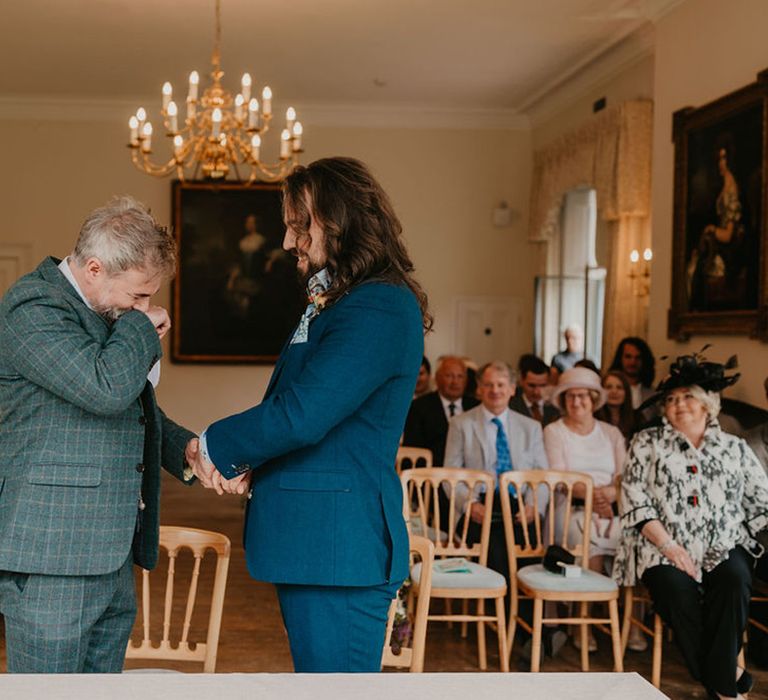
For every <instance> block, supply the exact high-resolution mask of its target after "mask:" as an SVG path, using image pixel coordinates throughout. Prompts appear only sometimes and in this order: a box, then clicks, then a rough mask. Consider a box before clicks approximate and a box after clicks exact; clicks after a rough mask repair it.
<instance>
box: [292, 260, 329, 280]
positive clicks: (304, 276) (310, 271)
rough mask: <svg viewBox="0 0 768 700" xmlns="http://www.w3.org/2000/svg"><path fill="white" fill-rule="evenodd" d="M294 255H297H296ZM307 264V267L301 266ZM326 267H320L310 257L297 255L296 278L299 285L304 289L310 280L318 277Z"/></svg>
mask: <svg viewBox="0 0 768 700" xmlns="http://www.w3.org/2000/svg"><path fill="white" fill-rule="evenodd" d="M294 255H296V254H295V253H294ZM302 262H304V263H305V265H306V266H305V267H303V266H302V265H301V263H302ZM324 267H325V265H320V264H318V263H316V262H313V261H312V260H311V259H310V258H309V257H306V256H304V257H299V256H298V255H296V277H297V278H298V280H299V284H301V286H302V287H306V286H307V283H308V282H309V280H311V279H312V277H313V276H314V275H316V274H317V273H318V272H320V270H322V269H323V268H324Z"/></svg>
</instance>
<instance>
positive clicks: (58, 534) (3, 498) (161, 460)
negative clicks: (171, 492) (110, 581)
mask: <svg viewBox="0 0 768 700" xmlns="http://www.w3.org/2000/svg"><path fill="white" fill-rule="evenodd" d="M57 264H58V261H57V260H55V259H53V258H47V259H46V260H44V261H43V262H42V263H41V264H40V265H39V267H38V268H37V270H35V271H34V272H32V273H30V274H28V275H26V276H24V277H22V278H21V279H20V280H19V281H18V282H16V284H15V285H14V286H13V287H11V289H10V290H8V292H7V293H6V294H5V296H4V297H3V300H2V303H0V570H7V571H17V572H25V573H40V574H55V575H92V574H105V573H109V572H112V571H115V570H117V569H118V568H119V567H120V566H121V565H122V564H123V563H124V562H125V560H126V558H127V557H128V555H129V553H130V552H131V549H133V558H134V561H135V562H136V563H137V564H139V565H141V566H143V567H145V568H147V569H151V568H153V567H154V566H155V564H156V563H157V548H158V527H159V518H158V509H159V501H160V466H161V464H162V465H163V466H164V467H165V468H166V469H167V470H168V471H169V472H170V473H171V474H173V475H174V476H176V477H177V478H179V479H181V480H183V479H184V447H185V445H186V443H187V441H188V440H189V439H190V438H192V437H195V436H194V434H193V433H191V432H189V431H188V430H185V429H184V428H181V427H180V426H178V425H176V424H175V423H173V422H172V421H171V420H169V419H168V418H166V416H165V415H164V414H163V412H162V411H161V410H160V408H159V407H158V406H157V403H156V402H155V395H154V390H153V389H152V385H151V384H150V383H149V382H147V372H148V371H149V370H150V368H151V367H152V366H153V365H154V363H155V362H156V361H157V360H158V359H159V358H160V356H161V354H162V351H161V349H160V341H159V339H158V336H157V333H156V331H155V329H154V327H153V326H152V323H151V322H150V320H149V319H148V317H147V316H146V315H145V314H143V313H141V312H139V311H128V312H126V313H125V314H124V315H123V316H121V317H120V319H119V320H117V321H116V322H115V323H113V324H109V323H108V322H106V321H105V320H104V319H103V318H102V317H101V316H99V315H98V314H97V313H95V312H94V311H92V310H91V309H89V308H88V307H87V306H86V305H85V304H84V303H83V301H82V299H81V298H80V297H79V295H78V294H77V292H76V290H75V289H74V287H72V285H71V284H70V283H69V282H68V281H67V280H66V278H65V277H64V276H63V275H62V274H61V272H60V270H59V269H58V267H57ZM140 502H143V504H144V506H145V507H144V509H143V510H141V511H140V510H139V504H140Z"/></svg>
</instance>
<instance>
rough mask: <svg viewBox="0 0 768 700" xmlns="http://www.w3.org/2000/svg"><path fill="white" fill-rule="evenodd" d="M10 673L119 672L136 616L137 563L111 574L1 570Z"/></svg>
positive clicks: (129, 561)
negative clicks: (71, 574)
mask: <svg viewBox="0 0 768 700" xmlns="http://www.w3.org/2000/svg"><path fill="white" fill-rule="evenodd" d="M0 612H1V613H2V614H3V616H4V617H5V639H6V646H7V654H8V672H9V673H120V672H121V671H122V669H123V661H124V659H125V649H126V646H127V644H128V638H129V637H130V634H131V629H132V627H133V622H134V619H135V618H136V593H135V588H134V580H133V559H132V557H130V556H129V557H128V559H127V560H126V561H125V563H124V564H123V565H122V566H121V567H120V568H119V569H118V570H117V571H113V572H112V573H109V574H102V575H96V576H49V575H46V574H22V573H15V572H11V571H0Z"/></svg>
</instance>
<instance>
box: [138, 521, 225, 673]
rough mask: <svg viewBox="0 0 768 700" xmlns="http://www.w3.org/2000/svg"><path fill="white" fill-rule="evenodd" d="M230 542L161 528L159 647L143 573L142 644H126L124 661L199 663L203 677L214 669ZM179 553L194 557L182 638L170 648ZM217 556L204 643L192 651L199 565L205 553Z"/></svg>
mask: <svg viewBox="0 0 768 700" xmlns="http://www.w3.org/2000/svg"><path fill="white" fill-rule="evenodd" d="M230 546H231V545H230V541H229V538H228V537H227V536H226V535H222V534H220V533H218V532H208V531H207V530H197V529H194V528H183V527H173V526H170V525H161V526H160V547H161V548H162V549H165V550H167V552H168V577H167V579H166V585H165V605H164V613H163V632H162V639H161V640H160V641H159V644H157V645H156V644H154V643H153V642H152V640H151V637H150V602H149V601H150V596H149V583H150V572H149V571H147V570H143V571H142V585H141V608H142V622H143V628H144V636H143V639H142V640H141V643H140V644H138V645H134V644H133V642H131V641H130V640H129V642H128V649H127V651H126V658H127V659H151V660H158V659H162V660H167V661H197V662H202V664H203V671H204V672H205V673H213V672H214V671H215V669H216V653H217V650H218V646H219V630H220V629H221V613H222V609H223V607H224V591H225V589H226V586H227V571H228V569H229V553H230ZM182 549H189V550H191V552H192V555H193V557H194V568H193V570H192V579H191V581H190V583H189V589H188V592H187V603H186V608H185V613H184V623H183V627H182V630H181V638H180V641H179V643H178V645H177V646H172V645H171V640H170V629H171V611H172V609H173V590H174V583H175V577H176V559H177V557H178V554H179V552H180V551H181V550H182ZM209 549H211V550H213V551H214V552H215V553H216V574H215V578H214V582H213V592H212V596H211V612H210V615H209V617H208V632H207V636H206V639H205V641H204V642H203V641H199V642H197V644H196V645H195V648H194V649H192V648H191V647H190V643H189V629H190V624H191V621H192V613H193V611H194V608H195V603H196V598H197V588H198V579H199V576H200V565H201V562H202V559H203V556H204V555H205V553H206V551H207V550H209Z"/></svg>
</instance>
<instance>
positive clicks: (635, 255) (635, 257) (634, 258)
mask: <svg viewBox="0 0 768 700" xmlns="http://www.w3.org/2000/svg"><path fill="white" fill-rule="evenodd" d="M639 260H640V251H639V250H637V248H635V249H634V250H633V251H632V252H631V253H630V254H629V262H631V263H632V264H633V265H634V264H635V263H637V262H638V261H639Z"/></svg>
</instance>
